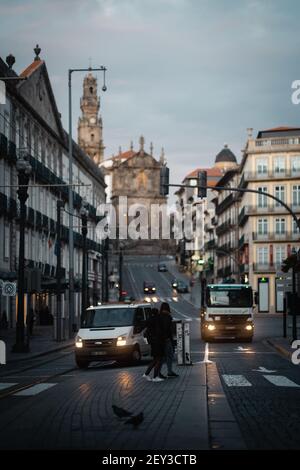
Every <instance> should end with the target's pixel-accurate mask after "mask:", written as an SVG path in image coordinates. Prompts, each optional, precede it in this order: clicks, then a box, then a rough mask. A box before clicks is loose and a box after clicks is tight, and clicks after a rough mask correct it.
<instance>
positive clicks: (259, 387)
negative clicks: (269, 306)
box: [0, 257, 300, 449]
mask: <svg viewBox="0 0 300 470" xmlns="http://www.w3.org/2000/svg"><path fill="white" fill-rule="evenodd" d="M166 262H167V263H168V267H169V272H167V273H160V272H158V271H157V259H155V258H154V257H139V258H136V257H131V258H125V260H124V286H123V287H124V289H126V290H127V291H128V292H129V294H131V295H133V296H134V297H135V298H136V299H138V298H143V297H144V295H143V281H144V280H149V281H152V282H155V284H156V287H157V297H159V299H160V300H165V301H167V302H169V303H170V307H171V311H172V315H173V317H175V318H178V319H182V320H185V321H188V322H189V323H190V328H191V353H192V360H193V363H194V364H197V363H200V362H201V361H203V359H204V354H205V350H206V352H207V353H208V360H210V361H212V362H213V363H214V364H215V365H216V370H217V374H218V376H219V379H220V381H221V384H222V386H223V389H224V392H225V395H226V398H227V400H228V403H229V405H230V408H231V410H232V413H233V417H234V421H235V424H236V425H237V427H238V429H239V431H240V432H241V434H242V437H243V440H244V443H245V447H246V448H248V449H289V448H292V449H300V419H299V418H300V373H299V371H300V369H299V366H295V365H293V364H291V362H290V361H289V360H287V359H284V358H282V357H281V356H279V355H278V353H277V352H275V351H274V350H273V349H272V348H271V347H270V346H269V345H268V344H267V343H266V339H267V338H269V337H272V336H275V337H277V336H280V335H281V319H280V318H275V317H274V316H272V317H270V318H268V317H265V316H264V317H258V318H256V320H255V336H254V341H253V343H251V344H248V343H238V342H218V343H211V344H209V346H206V344H205V343H204V342H203V341H202V340H201V339H200V322H199V313H198V308H196V307H194V306H193V304H192V303H191V302H190V294H182V295H178V296H176V295H174V292H173V290H172V288H171V280H172V278H173V276H174V273H175V266H174V262H173V261H172V260H171V259H166ZM179 276H180V277H184V275H181V274H180V275H179ZM145 364H146V361H143V364H142V365H140V366H134V367H120V366H118V365H117V364H113V363H95V364H94V365H92V366H90V368H89V369H88V370H86V371H83V370H78V369H76V366H75V363H74V357H73V351H72V349H69V350H64V351H60V352H57V353H53V354H52V355H49V356H47V357H44V358H43V359H42V358H41V359H40V361H36V360H35V361H34V363H32V364H29V365H28V367H27V368H26V367H24V364H23V366H22V367H21V366H17V365H14V366H8V367H7V368H5V367H1V369H0V415H1V421H0V448H2V449H18V448H35V449H49V448H50V449H54V448H56V449H57V448H80V449H81V448H98V449H123V448H124V449H125V448H129V449H135V448H149V449H150V448H154V449H159V448H161V447H160V446H161V445H162V442H163V441H164V439H165V440H166V442H168V441H167V435H168V430H169V428H170V426H171V422H172V420H174V416H175V415H176V412H177V409H178V408H177V404H176V403H177V401H178V403H179V401H180V400H179V397H180V394H181V392H182V387H183V386H184V383H185V382H184V380H185V376H186V377H187V380H190V379H189V378H188V376H189V374H190V372H189V370H184V371H183V370H182V369H180V368H177V370H178V372H179V374H181V377H180V380H182V381H181V382H179V381H178V382H176V381H177V380H178V379H175V382H173V383H174V389H173V390H172V391H171V392H170V390H168V393H163V392H161V391H160V390H164V389H158V388H156V389H155V390H154V389H153V388H150V387H149V383H146V382H145V381H142V380H141V374H142V373H143V371H144V368H145ZM191 369H192V368H190V370H191ZM207 370H208V375H209V373H210V372H209V370H210V369H209V367H208V369H207ZM177 384H179V385H177ZM150 385H152V384H150ZM164 385H165V384H163V385H161V384H153V386H154V387H157V386H159V387H161V386H162V387H164ZM166 386H167V384H166ZM165 390H167V389H165ZM170 393H173V401H172V402H171V401H170ZM176 400H177V401H176ZM114 403H115V404H120V403H121V405H122V406H123V407H125V408H127V409H134V411H138V410H141V409H143V410H144V412H145V415H146V419H145V423H144V424H143V426H144V428H142V429H143V432H142V433H138V432H132V431H131V430H129V429H127V428H128V427H126V426H124V425H123V422H120V420H118V419H117V418H116V417H115V416H113V414H112V412H111V405H112V404H114ZM213 406H214V401H213V400H212V401H211V402H210V403H209V407H208V409H209V414H210V415H211V416H210V421H209V426H208V430H207V433H208V441H209V447H210V448H218V445H217V444H216V443H215V442H214V439H213V438H212V435H213V430H214V425H215V423H214V422H213V418H212V416H213ZM187 412H188V410H187ZM225 424H226V423H225ZM228 424H230V423H228ZM185 425H186V426H187V428H186V431H185V430H183V432H189V431H188V423H185ZM239 445H240V442H239V443H238V442H236V448H239ZM143 446H144V447H143ZM145 446H148V447H145ZM221 447H222V445H221ZM231 448H235V441H234V439H232V440H231Z"/></svg>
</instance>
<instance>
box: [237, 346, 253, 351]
mask: <svg viewBox="0 0 300 470" xmlns="http://www.w3.org/2000/svg"><path fill="white" fill-rule="evenodd" d="M236 351H251V349H249V348H243V346H239V347H238V348H236Z"/></svg>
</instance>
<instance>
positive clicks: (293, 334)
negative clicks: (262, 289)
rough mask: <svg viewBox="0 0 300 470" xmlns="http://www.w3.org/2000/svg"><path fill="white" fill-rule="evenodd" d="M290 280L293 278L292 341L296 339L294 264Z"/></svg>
mask: <svg viewBox="0 0 300 470" xmlns="http://www.w3.org/2000/svg"><path fill="white" fill-rule="evenodd" d="M292 280H293V295H292V317H293V318H292V322H293V326H292V337H293V341H295V340H296V339H297V315H296V309H297V300H296V271H295V266H293V268H292Z"/></svg>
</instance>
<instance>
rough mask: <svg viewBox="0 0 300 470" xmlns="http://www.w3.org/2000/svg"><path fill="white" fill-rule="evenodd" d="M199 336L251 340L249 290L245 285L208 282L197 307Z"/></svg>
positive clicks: (251, 311) (251, 306)
mask: <svg viewBox="0 0 300 470" xmlns="http://www.w3.org/2000/svg"><path fill="white" fill-rule="evenodd" d="M200 315H201V337H202V339H203V340H205V341H211V340H213V339H239V340H241V341H246V342H251V341H252V338H253V333H254V324H253V292H252V288H251V286H249V285H248V284H208V285H207V286H206V292H205V295H204V305H203V306H202V307H201V314H200Z"/></svg>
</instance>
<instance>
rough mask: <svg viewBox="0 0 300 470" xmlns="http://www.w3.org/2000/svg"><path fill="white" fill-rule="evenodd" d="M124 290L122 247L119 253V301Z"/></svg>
mask: <svg viewBox="0 0 300 470" xmlns="http://www.w3.org/2000/svg"><path fill="white" fill-rule="evenodd" d="M122 291H123V248H122V246H121V247H120V253H119V301H120V302H121V300H122Z"/></svg>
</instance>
